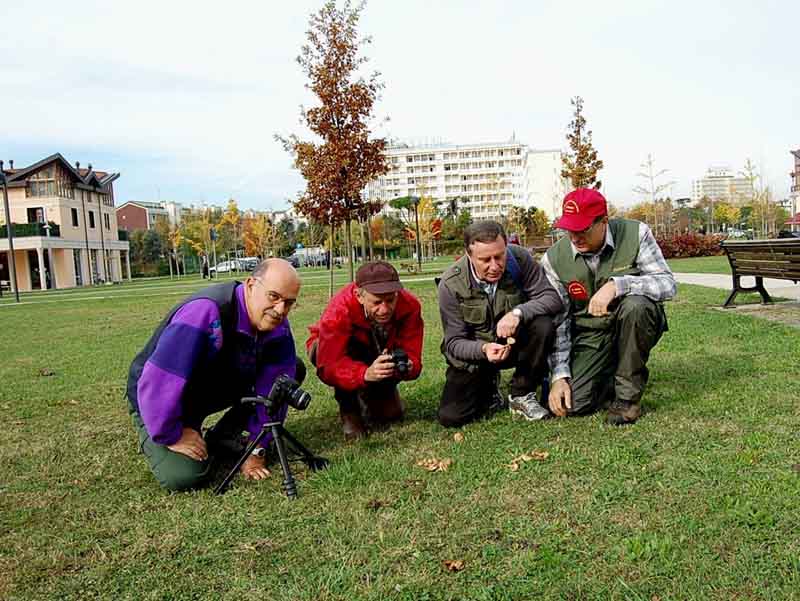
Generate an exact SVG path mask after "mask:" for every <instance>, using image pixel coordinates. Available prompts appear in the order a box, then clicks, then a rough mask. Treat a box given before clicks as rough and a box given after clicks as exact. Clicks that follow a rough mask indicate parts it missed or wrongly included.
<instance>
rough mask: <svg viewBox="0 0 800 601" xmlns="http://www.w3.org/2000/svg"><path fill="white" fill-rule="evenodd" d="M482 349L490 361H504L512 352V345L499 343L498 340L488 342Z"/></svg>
mask: <svg viewBox="0 0 800 601" xmlns="http://www.w3.org/2000/svg"><path fill="white" fill-rule="evenodd" d="M481 351H483V354H484V355H486V359H488V360H489V363H502V362H503V361H505V360H506V359H508V355H509V354H511V347H510V346H509V345H507V344H497V343H496V342H487V343H485V344H484V345H483V346H482V347H481Z"/></svg>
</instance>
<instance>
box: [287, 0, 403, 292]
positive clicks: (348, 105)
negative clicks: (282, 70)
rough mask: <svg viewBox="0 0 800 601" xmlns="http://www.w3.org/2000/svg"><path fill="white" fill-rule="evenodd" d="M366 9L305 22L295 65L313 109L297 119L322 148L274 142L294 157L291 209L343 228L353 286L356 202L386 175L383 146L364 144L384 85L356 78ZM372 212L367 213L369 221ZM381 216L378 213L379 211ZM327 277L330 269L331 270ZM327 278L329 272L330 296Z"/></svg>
mask: <svg viewBox="0 0 800 601" xmlns="http://www.w3.org/2000/svg"><path fill="white" fill-rule="evenodd" d="M363 8H364V2H360V3H359V4H358V5H357V6H355V7H353V6H352V3H351V2H350V1H349V0H347V1H346V2H345V3H344V5H343V7H342V8H339V7H338V6H337V2H336V1H335V0H330V1H329V2H327V3H326V4H325V6H323V7H322V9H321V10H320V11H319V12H318V13H315V14H313V15H311V18H310V21H309V30H308V32H307V33H306V38H307V43H306V44H305V45H304V46H303V47H302V49H301V50H300V56H298V57H297V62H298V64H299V65H300V67H301V68H302V69H303V71H304V72H305V74H306V75H307V76H308V83H307V84H306V86H307V87H308V89H310V90H311V91H312V92H313V93H314V95H315V96H316V97H317V99H318V100H319V105H318V106H314V107H312V108H305V107H303V108H301V117H302V120H303V121H304V122H305V124H306V126H307V127H308V129H310V130H311V131H312V132H313V133H314V134H315V135H316V136H317V137H318V138H319V139H320V140H321V143H317V142H312V141H303V140H300V139H299V138H298V137H297V136H296V135H291V136H289V137H287V138H284V137H281V136H276V138H277V139H278V140H279V141H280V142H281V143H282V144H283V146H284V148H285V149H286V150H287V151H288V152H289V153H291V154H292V156H293V157H294V165H295V167H296V168H297V169H299V170H300V172H301V173H302V174H303V177H304V178H305V180H306V189H305V191H304V192H303V193H302V194H301V195H300V196H299V198H298V199H297V200H296V201H295V203H294V206H295V208H296V209H297V210H298V211H299V212H300V213H302V214H303V215H305V216H306V217H309V218H310V219H314V220H315V221H317V222H318V223H324V224H325V225H327V226H330V228H331V232H333V228H334V226H336V225H338V224H340V223H344V224H345V228H344V231H345V245H346V247H347V253H348V264H349V266H350V280H351V281H352V280H353V263H352V256H353V252H352V237H351V235H350V222H351V221H352V220H354V219H358V218H359V217H362V218H363V216H364V214H363V212H364V211H365V210H366V211H369V208H367V207H366V205H367V204H368V203H366V202H365V200H364V199H363V198H362V196H361V192H362V190H364V189H365V188H366V186H367V184H368V183H369V182H370V181H372V180H374V179H375V178H377V177H379V176H381V175H383V174H384V173H386V172H387V171H388V166H387V163H386V159H385V157H384V155H383V151H384V149H385V148H386V140H385V139H383V138H376V139H370V127H369V125H370V122H371V121H372V120H373V106H374V104H375V100H376V99H377V97H378V94H379V92H380V90H381V89H382V88H383V84H381V83H380V81H379V74H378V73H377V72H372V73H371V74H369V75H368V76H366V77H365V76H364V75H362V74H361V73H360V70H361V68H362V67H363V66H364V64H365V63H366V62H367V60H368V59H367V58H366V57H364V56H362V55H361V53H360V51H361V50H362V48H363V46H365V45H367V44H369V43H370V39H369V38H364V39H359V38H358V30H357V26H358V21H359V18H360V16H361V11H362V10H363ZM374 206H375V205H371V206H370V208H372V209H373V210H372V214H374V213H375V212H377V211H376V210H374ZM378 210H379V207H378ZM330 267H331V269H332V268H333V261H331V262H330ZM332 290H333V272H331V293H332Z"/></svg>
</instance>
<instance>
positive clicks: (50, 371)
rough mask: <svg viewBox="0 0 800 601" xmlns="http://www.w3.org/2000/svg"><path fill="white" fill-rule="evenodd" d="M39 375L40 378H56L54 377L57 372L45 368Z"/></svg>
mask: <svg viewBox="0 0 800 601" xmlns="http://www.w3.org/2000/svg"><path fill="white" fill-rule="evenodd" d="M39 375H40V376H54V375H56V372H54V371H53V370H52V369H48V368H47V367H43V368H42V369H40V370H39Z"/></svg>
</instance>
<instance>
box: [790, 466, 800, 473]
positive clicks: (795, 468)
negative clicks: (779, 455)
mask: <svg viewBox="0 0 800 601" xmlns="http://www.w3.org/2000/svg"><path fill="white" fill-rule="evenodd" d="M792 469H793V470H794V471H796V472H797V473H798V474H800V463H795V464H794V465H793V466H792Z"/></svg>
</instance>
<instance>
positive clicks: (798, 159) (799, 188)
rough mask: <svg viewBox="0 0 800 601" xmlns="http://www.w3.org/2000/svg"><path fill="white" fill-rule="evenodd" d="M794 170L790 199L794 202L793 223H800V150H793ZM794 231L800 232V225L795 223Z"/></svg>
mask: <svg viewBox="0 0 800 601" xmlns="http://www.w3.org/2000/svg"><path fill="white" fill-rule="evenodd" d="M791 153H792V157H794V169H793V170H792V172H791V173H790V174H789V176H790V177H791V178H792V187H791V188H790V189H789V198H790V199H791V201H792V221H795V222H797V221H800V213H798V211H800V149H797V150H792V151H791ZM792 230H800V224H798V223H793V224H792Z"/></svg>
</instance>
